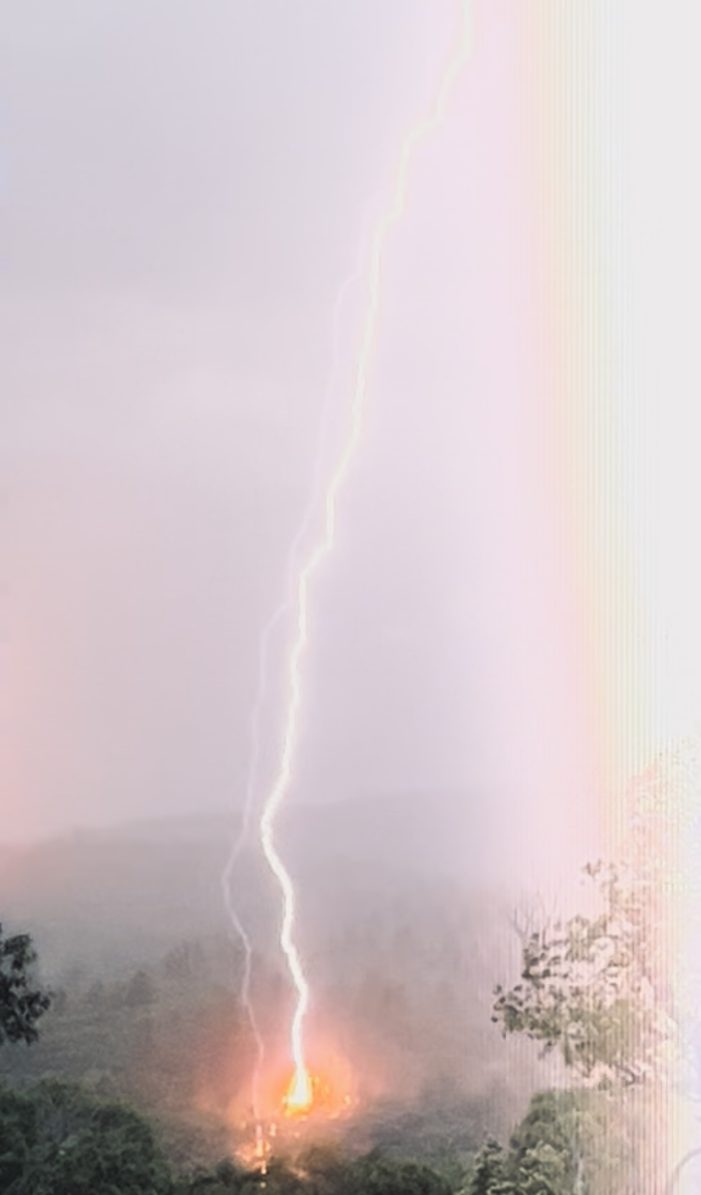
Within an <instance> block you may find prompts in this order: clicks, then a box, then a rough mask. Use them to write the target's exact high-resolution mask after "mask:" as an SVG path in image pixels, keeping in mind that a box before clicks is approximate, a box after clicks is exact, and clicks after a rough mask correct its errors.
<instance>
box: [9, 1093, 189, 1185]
mask: <svg viewBox="0 0 701 1195" xmlns="http://www.w3.org/2000/svg"><path fill="white" fill-rule="evenodd" d="M0 1140H1V1141H2V1149H1V1150H0V1190H2V1191H4V1192H7V1195H98V1193H99V1195H143V1192H145V1191H148V1192H149V1193H150V1195H170V1192H171V1190H172V1184H171V1179H170V1175H169V1172H168V1167H167V1166H166V1163H165V1160H164V1158H163V1157H162V1155H161V1153H160V1150H159V1149H158V1147H157V1146H156V1144H155V1141H154V1138H153V1134H152V1132H151V1129H150V1128H149V1126H148V1125H147V1124H146V1123H145V1121H143V1120H142V1119H141V1117H140V1116H138V1115H137V1114H136V1113H135V1112H133V1111H131V1109H129V1108H126V1107H123V1106H122V1105H120V1104H103V1103H100V1102H99V1101H97V1100H94V1099H92V1098H91V1097H90V1096H88V1095H87V1094H86V1093H84V1092H82V1091H81V1090H80V1089H79V1088H77V1087H74V1086H72V1085H70V1084H64V1083H58V1082H55V1081H53V1082H45V1083H40V1084H38V1085H37V1086H36V1087H35V1088H33V1089H32V1090H30V1091H29V1092H27V1093H19V1092H16V1091H11V1090H9V1089H4V1090H3V1089H0Z"/></svg>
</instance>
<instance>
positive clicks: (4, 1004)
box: [0, 924, 51, 1045]
mask: <svg viewBox="0 0 701 1195" xmlns="http://www.w3.org/2000/svg"><path fill="white" fill-rule="evenodd" d="M35 962H36V955H35V953H34V949H33V947H32V940H31V938H30V937H29V935H28V934H16V935H15V936H14V937H12V938H3V935H2V925H1V924H0V1045H2V1044H3V1042H19V1041H24V1042H26V1043H27V1044H28V1045H29V1044H30V1043H31V1042H33V1041H36V1039H37V1037H38V1033H37V1029H36V1022H37V1021H38V1020H39V1018H40V1017H41V1016H42V1014H43V1013H45V1012H46V1010H47V1008H48V1007H49V1004H50V1003H51V999H50V996H49V995H48V993H47V992H43V991H41V990H40V989H39V988H36V987H34V986H33V983H32V967H33V965H34V963H35Z"/></svg>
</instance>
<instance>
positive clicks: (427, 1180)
mask: <svg viewBox="0 0 701 1195" xmlns="http://www.w3.org/2000/svg"><path fill="white" fill-rule="evenodd" d="M344 1189H345V1191H346V1192H347V1195H450V1187H449V1185H448V1183H447V1182H446V1180H445V1179H443V1178H441V1177H440V1175H438V1174H436V1173H435V1172H434V1171H433V1170H429V1169H428V1167H427V1166H421V1165H419V1164H418V1163H416V1162H392V1161H390V1160H389V1159H387V1158H383V1157H382V1156H381V1155H379V1154H378V1153H377V1152H374V1153H371V1154H368V1155H367V1157H365V1158H360V1159H358V1161H356V1162H353V1163H351V1165H350V1166H349V1167H348V1174H347V1177H346V1185H345V1188H344Z"/></svg>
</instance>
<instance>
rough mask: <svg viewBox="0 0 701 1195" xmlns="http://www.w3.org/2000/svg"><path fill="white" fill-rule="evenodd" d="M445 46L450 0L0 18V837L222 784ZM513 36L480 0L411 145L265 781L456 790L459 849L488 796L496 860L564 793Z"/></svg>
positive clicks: (506, 11) (570, 716)
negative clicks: (297, 688) (383, 236)
mask: <svg viewBox="0 0 701 1195" xmlns="http://www.w3.org/2000/svg"><path fill="white" fill-rule="evenodd" d="M455 24H456V5H455V4H453V3H452V0H431V3H430V4H426V3H425V2H423V0H382V3H378V2H377V0H353V3H341V2H333V3H329V0H298V2H296V3H289V2H288V0H200V2H198V3H191V2H189V0H143V2H139V3H136V2H132V3H125V2H124V0H62V2H61V4H54V3H50V2H49V0H24V2H23V3H22V4H8V5H6V6H5V12H4V17H3V34H2V40H1V44H0V54H1V61H0V78H1V79H2V82H1V83H0V102H1V108H0V111H1V117H0V137H1V150H0V188H1V191H0V197H1V202H2V228H3V232H2V259H3V267H2V278H1V281H0V304H1V312H0V314H1V318H2V327H3V342H4V343H3V353H2V365H1V369H2V399H1V402H2V439H1V441H0V465H1V468H2V479H3V486H2V507H1V519H2V532H3V538H4V541H5V543H6V545H7V551H6V553H4V555H5V557H6V562H7V565H6V575H5V576H4V578H3V593H2V597H3V604H4V609H5V614H4V617H3V628H2V629H3V642H2V650H3V655H4V660H5V676H6V678H7V684H6V686H5V694H4V707H5V708H4V714H3V725H2V735H3V744H4V760H5V763H6V766H4V767H3V773H4V776H3V784H5V785H6V786H7V807H8V808H9V810H10V811H11V814H10V818H9V819H8V821H7V823H6V824H5V825H4V826H3V835H4V836H7V837H22V836H24V835H27V834H36V833H48V832H52V831H54V830H56V829H65V828H69V827H71V826H73V825H79V824H83V823H95V822H111V821H117V820H120V819H126V818H131V817H137V816H138V817H151V816H160V815H164V814H179V813H185V812H192V811H196V810H211V809H222V808H227V807H233V806H235V805H236V804H237V803H238V801H239V800H240V797H241V792H242V787H243V783H244V776H245V769H246V757H247V750H248V740H247V735H248V718H249V710H250V705H251V701H252V699H253V693H254V686H255V676H256V653H257V650H258V647H257V645H258V637H259V633H260V628H261V626H262V625H263V624H264V622H265V620H266V618H267V617H268V615H269V613H270V611H271V610H272V609H273V608H274V607H275V605H276V603H277V601H278V599H279V596H280V594H281V592H283V589H284V583H285V568H286V545H287V544H288V542H289V540H290V537H291V535H292V534H293V533H294V529H295V527H296V525H297V523H298V521H299V519H300V517H301V514H302V512H303V510H304V507H305V502H306V500H307V497H308V494H309V489H310V485H311V481H312V477H313V474H314V463H315V445H316V442H317V428H318V425H319V420H320V417H321V414H322V411H323V409H324V403H325V401H326V402H327V403H328V404H329V411H330V422H331V428H332V433H333V434H332V436H331V437H330V442H331V447H333V445H334V444H336V443H337V437H338V435H340V433H341V432H342V429H343V426H344V423H343V419H344V414H345V413H346V412H347V402H348V397H349V389H350V384H351V378H352V365H353V354H354V352H355V351H356V349H357V338H358V325H359V320H360V318H361V316H362V312H363V304H364V301H365V298H366V294H367V285H366V283H367V274H366V272H364V265H366V263H367V253H366V252H365V253H364V250H366V249H367V233H368V229H369V227H371V225H372V221H373V219H375V218H376V217H377V214H378V212H379V211H381V210H382V203H383V199H384V198H386V192H387V185H388V180H389V178H390V177H391V171H392V168H393V165H394V162H395V161H396V155H397V151H398V147H399V144H400V139H401V137H402V135H403V132H404V131H405V130H406V128H407V127H408V125H410V124H411V122H412V120H414V119H415V118H416V116H417V115H419V114H420V113H421V112H422V111H423V109H424V108H425V105H426V101H427V99H428V97H429V96H430V95H431V94H432V92H433V90H434V89H435V84H436V81H437V79H438V76H439V73H440V70H441V67H442V64H443V63H444V61H445V59H446V55H447V53H448V50H449V46H450V42H451V38H452V37H453V35H454V32H455ZM528 36H529V33H528V30H527V29H525V27H524V26H523V24H522V23H521V22H520V20H519V18H518V17H517V15H516V7H515V6H514V4H513V3H509V2H508V0H494V3H492V4H491V5H489V6H487V5H485V4H482V5H479V4H478V5H476V20H475V30H474V45H473V50H472V56H471V60H470V62H469V64H468V67H467V70H466V71H465V73H464V75H463V77H462V79H461V81H460V84H459V85H458V87H457V88H456V90H455V93H454V95H453V97H452V99H451V103H450V104H449V107H448V110H447V114H446V119H445V122H444V124H443V126H442V127H441V128H440V129H439V130H438V131H437V132H436V134H435V136H433V137H432V138H431V140H430V142H429V143H427V144H426V145H425V146H424V148H422V149H421V151H420V152H419V153H418V155H417V158H416V161H415V166H414V170H413V173H412V177H411V183H410V189H409V198H408V203H407V208H406V212H405V216H404V219H403V222H402V224H401V226H400V227H399V228H398V229H397V230H396V232H395V233H394V234H393V237H392V241H391V245H390V247H389V251H388V255H387V259H386V268H385V274H384V282H383V299H382V308H381V315H380V323H379V327H378V342H377V352H376V354H375V356H374V358H373V364H372V375H371V381H370V390H369V407H368V419H367V424H366V430H365V435H364V438H363V441H362V443H361V446H360V450H359V453H358V456H357V458H356V461H355V463H354V467H353V470H352V473H351V476H350V477H349V482H348V487H347V490H346V491H345V493H344V496H343V499H342V502H341V507H340V511H339V524H338V543H337V551H336V553H335V554H334V556H333V557H332V558H331V559H330V560H329V561H328V563H327V565H326V566H325V568H324V571H323V573H322V574H321V576H320V578H319V583H318V585H317V586H316V587H315V589H314V594H313V602H312V638H311V645H310V651H309V655H308V657H307V660H306V671H305V686H306V687H305V699H304V716H303V735H302V741H301V743H300V751H299V755H298V771H297V773H296V783H295V786H294V792H293V799H295V800H313V801H316V800H331V799H336V798H338V797H341V796H347V795H352V794H354V793H356V792H362V793H365V794H367V793H375V792H377V793H382V792H393V793H396V792H404V791H406V792H407V793H412V792H415V791H418V790H420V791H424V792H429V793H430V792H434V791H435V792H438V791H440V792H442V791H446V792H450V793H453V794H454V793H456V792H460V793H462V794H465V796H464V798H463V799H464V801H465V819H466V820H465V825H466V836H469V835H470V834H473V835H474V833H475V827H476V826H477V825H478V821H477V820H476V819H477V813H476V810H477V807H478V806H479V804H480V802H481V803H482V806H484V805H485V803H488V804H490V807H492V808H496V809H498V812H499V816H500V817H501V818H502V819H503V818H506V819H507V820H508V822H509V825H510V826H511V828H512V832H513V838H514V842H515V843H516V845H517V847H518V845H519V842H520V843H521V844H522V843H523V842H524V841H525V840H524V839H523V838H520V839H519V835H522V834H523V833H525V832H526V829H527V827H528V826H529V825H530V826H531V833H532V834H535V833H536V831H534V830H533V828H532V827H533V825H534V824H535V825H536V827H540V828H542V825H543V824H545V819H546V818H548V819H550V818H551V817H552V810H553V800H554V799H555V797H556V795H557V794H558V793H568V794H570V798H568V799H567V800H566V801H565V802H564V804H565V805H567V806H569V805H570V804H571V808H569V807H568V809H567V812H566V814H565V815H564V816H565V820H569V821H570V822H571V821H572V818H573V816H574V814H573V810H574V809H575V806H577V803H578V802H581V800H582V799H583V796H584V794H586V793H587V792H588V785H589V784H590V782H591V775H590V774H589V772H588V771H587V766H588V765H587V760H588V752H589V750H590V744H589V742H588V740H587V736H586V733H585V730H583V729H582V726H583V723H584V722H585V721H586V718H585V715H584V713H583V712H582V708H581V706H580V694H579V692H578V689H577V683H576V681H575V679H574V678H575V677H576V675H577V668H578V662H579V659H578V655H577V652H578V650H579V649H578V648H577V647H576V646H573V641H574V635H573V632H572V625H573V624H572V622H571V618H572V610H571V606H572V603H573V598H572V594H571V593H570V592H569V589H570V583H569V582H568V581H567V579H566V578H565V579H564V580H563V576H564V574H563V569H564V568H565V563H564V558H563V557H562V554H561V553H562V543H561V541H560V540H559V539H558V535H559V534H561V527H558V521H557V519H556V518H552V506H553V501H554V499H553V492H552V491H551V490H550V489H549V488H548V484H549V483H548V481H547V469H544V465H543V462H544V460H545V455H546V452H547V450H546V448H544V447H543V444H545V443H546V442H547V440H548V431H547V428H546V429H545V430H544V431H543V428H542V419H543V414H542V411H539V410H538V409H535V408H534V406H533V396H534V394H537V391H538V379H539V377H540V376H541V374H542V371H543V369H544V366H543V362H542V361H537V360H534V356H533V352H534V350H533V343H534V339H533V328H534V324H533V320H534V318H535V316H534V311H535V312H536V315H537V303H536V298H535V295H536V289H537V285H538V280H539V277H540V275H539V268H538V260H539V258H538V254H539V252H541V251H542V245H539V244H538V243H537V236H536V235H535V232H534V230H537V228H538V219H539V202H540V200H539V189H538V177H537V161H536V158H535V157H534V154H535V149H534V148H533V147H534V146H535V145H536V141H537V139H535V140H534V139H533V135H532V128H533V121H535V120H536V116H535V115H534V114H533V112H532V111H530V110H529V102H530V99H529V96H530V92H529V90H528V87H529V84H528V79H529V78H530V76H529V71H530V70H531V65H530V62H529V50H528V40H527V39H528ZM531 151H532V152H531ZM358 267H359V272H358V273H357V276H355V275H354V271H356V270H357V269H358ZM349 275H352V276H353V277H351V279H350V281H348V282H347V284H346V285H345V286H344V282H345V281H346V280H347V279H348V278H349ZM334 321H335V322H334ZM334 344H335V345H336V348H335V350H334ZM330 378H332V380H333V385H332V386H331V387H329V379H330ZM539 421H540V422H539ZM534 428H535V431H534ZM541 431H542V438H543V444H540V442H539V439H538V437H539V435H540V434H541ZM322 464H323V465H328V460H327V459H326V458H324V461H323V462H322ZM575 604H576V603H575ZM281 647H282V641H281V640H280V639H279V640H277V641H276V653H275V655H274V659H273V665H274V666H273V674H272V689H273V700H271V703H270V708H269V718H268V721H267V723H266V745H265V758H266V761H267V765H268V771H269V770H270V768H271V767H272V765H273V763H274V760H275V746H276V742H277V739H276V735H277V732H278V730H279V717H278V715H279V712H280V710H279V702H276V699H275V694H276V693H278V692H279V685H280V678H281V675H282V674H281V669H282V664H283V659H282V656H281V654H280V650H279V649H280V648H281ZM276 686H277V687H276ZM446 799H448V798H446ZM450 799H457V798H454V797H453V798H450ZM6 832H7V833H6Z"/></svg>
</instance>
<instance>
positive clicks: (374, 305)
mask: <svg viewBox="0 0 701 1195" xmlns="http://www.w3.org/2000/svg"><path fill="white" fill-rule="evenodd" d="M470 9H471V4H470V0H462V2H461V4H460V25H459V31H458V35H457V38H456V41H455V44H454V46H453V48H452V51H451V53H450V56H449V60H448V62H447V64H446V66H445V68H444V71H443V73H442V75H441V80H440V84H439V87H438V91H437V94H436V96H435V99H434V101H433V104H432V105H431V106H430V108H429V111H428V112H427V113H426V114H425V115H424V116H423V117H422V118H420V119H419V120H418V121H417V122H416V123H415V124H414V125H412V127H411V128H410V129H409V131H408V133H407V135H406V137H405V138H404V141H403V144H402V147H401V151H400V154H399V157H398V161H397V167H396V172H395V175H394V181H393V185H392V186H391V189H390V197H389V201H388V204H387V208H386V211H385V212H384V214H383V215H382V216H381V218H380V219H379V221H378V224H377V228H376V230H375V233H374V236H373V240H372V246H371V251H370V263H369V271H368V276H369V293H368V299H367V304H366V309H365V317H364V320H363V325H362V333H361V340H360V347H359V351H358V357H357V365H356V370H355V382H354V386H353V394H352V399H351V407H350V427H349V431H348V434H347V437H346V441H345V444H344V446H343V449H342V451H341V454H340V456H339V458H338V461H337V463H336V468H335V470H334V472H333V473H332V475H331V478H330V480H329V482H328V485H327V488H326V493H325V496H324V502H323V524H322V531H321V534H320V538H319V540H318V542H317V544H316V545H315V546H314V547H313V548H312V549H311V551H310V552H309V555H308V556H307V558H306V560H305V561H304V562H303V564H302V565H301V566H300V568H299V571H298V573H297V579H296V585H295V597H296V601H295V608H296V629H295V632H294V635H293V638H292V642H291V645H290V651H289V656H288V668H287V673H288V703H287V713H286V718H285V729H284V734H283V742H282V753H281V758H280V765H279V769H278V772H277V776H276V778H275V780H274V783H273V785H272V788H271V790H270V793H269V795H268V797H267V800H266V801H265V805H264V808H263V814H262V817H261V821H260V836H261V844H262V848H263V853H264V855H265V858H266V860H267V862H268V865H269V867H270V869H271V871H272V872H273V875H274V876H275V878H276V880H277V882H278V884H279V886H280V889H281V892H282V905H283V915H282V927H281V932H280V945H281V947H282V950H283V953H284V955H285V958H286V960H287V965H288V968H289V971H290V974H291V977H292V980H293V983H294V987H295V990H296V995H297V1002H296V1006H295V1010H294V1014H293V1017H292V1025H291V1031H290V1047H291V1055H292V1063H293V1067H294V1072H293V1077H292V1081H291V1083H290V1087H289V1090H288V1094H287V1098H286V1101H285V1106H286V1110H287V1112H288V1113H293V1112H295V1111H297V1112H299V1111H302V1112H303V1111H305V1110H307V1109H309V1108H310V1107H311V1105H312V1103H313V1100H314V1090H313V1084H312V1079H311V1075H310V1073H309V1070H308V1068H307V1063H306V1059H305V1051H304V1041H303V1024H304V1018H305V1015H306V1012H307V1009H308V1006H309V983H308V981H307V978H306V975H305V972H304V968H303V965H302V960H301V957H300V953H299V950H298V948H297V945H296V943H295V941H294V938H293V927H294V919H295V890H294V885H293V883H292V878H291V876H290V874H289V872H288V870H287V868H286V867H285V865H284V863H283V860H282V858H281V856H280V854H279V852H278V850H277V847H276V846H275V841H274V836H273V830H274V825H275V818H276V815H277V813H278V811H279V808H280V805H281V804H282V802H283V800H284V798H285V795H286V793H287V791H288V789H289V786H290V782H291V779H292V770H293V759H294V753H295V747H296V743H297V737H298V730H299V715H300V708H301V700H302V660H303V657H304V654H305V650H306V648H307V644H308V641H309V591H310V586H311V582H312V579H313V577H314V575H315V573H316V572H317V570H318V568H319V566H320V564H321V563H322V561H323V559H324V558H325V557H326V556H327V555H328V554H329V553H330V552H331V550H332V549H333V546H334V542H335V536H336V517H337V507H338V500H339V497H340V494H341V490H342V488H343V485H344V483H345V481H346V478H347V475H348V471H349V468H350V465H351V462H352V460H353V457H354V455H355V452H356V449H357V447H358V443H359V441H360V437H361V432H362V426H363V413H364V410H365V405H366V398H367V389H368V373H369V365H370V358H371V355H372V350H373V347H374V343H375V338H376V332H377V322H378V314H379V308H380V298H381V281H382V266H383V261H384V256H385V251H386V246H387V241H388V238H389V234H390V232H391V231H392V229H393V227H394V226H395V225H396V224H397V223H398V221H399V220H400V219H401V216H402V214H403V211H404V206H405V202H406V190H407V181H408V176H409V169H410V166H411V161H412V158H413V156H414V154H415V151H416V149H417V148H418V146H419V145H420V143H421V142H422V141H423V140H424V139H425V138H426V137H427V136H428V134H430V133H431V132H432V131H433V130H434V129H435V128H436V126H437V125H438V124H439V122H440V121H441V119H442V117H443V114H444V111H445V106H446V103H447V99H448V96H449V94H450V91H451V89H452V88H453V86H454V85H455V83H456V81H457V78H458V76H459V75H460V73H461V71H462V69H463V67H464V64H465V62H466V60H467V56H468V51H469V45H470V19H469V18H470Z"/></svg>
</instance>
